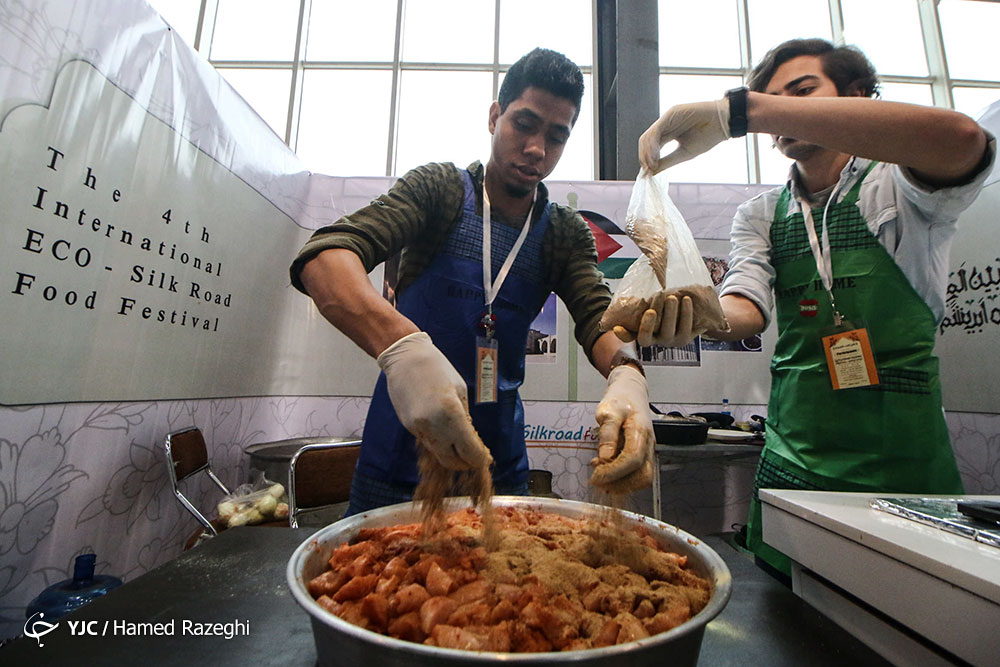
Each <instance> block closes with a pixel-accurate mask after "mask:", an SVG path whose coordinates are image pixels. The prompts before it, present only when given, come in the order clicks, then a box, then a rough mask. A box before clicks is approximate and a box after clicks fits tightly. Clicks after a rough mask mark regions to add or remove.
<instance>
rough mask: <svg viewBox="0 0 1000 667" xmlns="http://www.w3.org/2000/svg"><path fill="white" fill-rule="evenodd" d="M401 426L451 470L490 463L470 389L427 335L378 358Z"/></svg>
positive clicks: (414, 336) (406, 341) (404, 341)
mask: <svg viewBox="0 0 1000 667" xmlns="http://www.w3.org/2000/svg"><path fill="white" fill-rule="evenodd" d="M378 365H379V367H380V368H381V369H382V370H383V371H384V372H385V379H386V383H387V385H388V388H389V399H390V400H391V401H392V406H393V407H394V408H395V409H396V416H397V417H399V421H400V423H402V424H403V426H405V427H406V430H408V431H409V432H410V433H412V434H413V435H414V437H416V439H417V441H418V442H419V443H420V444H422V445H423V446H424V447H426V448H427V449H428V451H430V452H431V454H432V455H433V456H434V458H436V459H437V460H438V462H440V463H441V465H442V466H444V467H445V468H448V469H450V470H468V469H475V468H479V467H480V466H483V465H488V464H489V463H490V462H492V460H493V459H492V457H491V456H490V451H489V450H488V449H487V448H486V446H485V445H484V444H483V441H482V440H481V439H480V438H479V434H477V433H476V429H475V428H474V427H473V426H472V418H471V417H470V416H469V397H468V388H467V387H466V384H465V380H463V379H462V376H461V375H459V374H458V371H456V370H455V367H454V366H452V365H451V362H450V361H448V359H447V358H446V357H445V356H444V354H442V352H441V350H439V349H437V348H436V347H435V346H434V343H432V342H431V337H430V336H428V335H427V334H426V333H424V332H423V331H418V332H417V333H412V334H410V335H408V336H403V337H402V338H400V339H399V340H397V341H396V342H395V343H393V344H392V345H390V346H389V347H387V348H386V349H385V351H383V352H382V354H380V355H379V356H378Z"/></svg>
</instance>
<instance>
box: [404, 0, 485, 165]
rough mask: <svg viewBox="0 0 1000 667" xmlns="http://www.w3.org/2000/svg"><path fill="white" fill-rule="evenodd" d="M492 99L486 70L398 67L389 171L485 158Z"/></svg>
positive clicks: (464, 163) (460, 162)
mask: <svg viewBox="0 0 1000 667" xmlns="http://www.w3.org/2000/svg"><path fill="white" fill-rule="evenodd" d="M470 4H471V3H470ZM492 103H493V75H492V74H490V73H489V72H421V71H417V72H408V71H404V72H403V73H402V76H401V81H400V91H399V131H398V141H397V143H396V161H395V164H396V168H395V174H396V175H401V174H403V173H405V172H406V171H407V170H409V169H412V168H413V167H418V166H420V165H422V164H425V163H427V162H454V163H455V165H456V166H457V167H459V168H465V167H467V166H468V165H469V163H471V162H472V161H473V160H482V161H483V162H484V163H485V162H486V161H487V160H488V159H489V155H490V133H489V117H490V105H491V104H492Z"/></svg>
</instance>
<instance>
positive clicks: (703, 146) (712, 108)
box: [639, 98, 729, 174]
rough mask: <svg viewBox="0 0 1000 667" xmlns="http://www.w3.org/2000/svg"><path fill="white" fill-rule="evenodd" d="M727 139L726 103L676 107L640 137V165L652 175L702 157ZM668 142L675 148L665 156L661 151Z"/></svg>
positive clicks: (699, 103)
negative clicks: (696, 157) (699, 156)
mask: <svg viewBox="0 0 1000 667" xmlns="http://www.w3.org/2000/svg"><path fill="white" fill-rule="evenodd" d="M728 138H729V100H728V99H727V98H722V99H721V100H713V101H711V102H695V103H693V104H678V105H677V106H674V107H670V108H669V109H667V111H666V113H664V114H663V115H662V116H660V118H659V120H657V121H656V122H655V123H653V124H652V125H650V126H649V128H648V129H647V130H646V131H645V132H643V133H642V136H640V137H639V163H640V164H641V165H642V166H643V167H645V168H646V171H648V172H649V173H651V174H656V173H659V172H661V171H663V170H664V169H667V168H668V167H672V166H674V165H675V164H678V163H680V162H684V161H685V160H690V159H691V158H693V157H695V156H697V155H701V154H702V153H704V152H705V151H707V150H709V149H710V148H712V147H713V146H715V145H716V144H719V143H722V142H723V141H725V140H726V139H728ZM668 141H676V142H677V144H678V145H677V148H675V149H674V150H673V152H671V153H670V154H668V155H666V156H665V157H662V158H661V157H660V149H662V148H663V146H664V145H665V144H666V143H667V142H668Z"/></svg>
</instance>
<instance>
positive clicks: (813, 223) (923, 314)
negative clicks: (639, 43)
mask: <svg viewBox="0 0 1000 667" xmlns="http://www.w3.org/2000/svg"><path fill="white" fill-rule="evenodd" d="M747 84H748V88H740V89H736V90H732V91H729V92H728V93H727V94H726V97H724V98H723V99H721V100H716V101H712V102H703V103H695V104H687V105H681V106H678V107H674V108H673V109H670V110H668V111H667V112H666V113H665V114H664V115H663V116H662V117H661V118H660V119H659V120H658V121H657V122H656V123H654V124H653V125H652V126H651V127H650V128H649V129H648V130H647V131H646V132H645V133H644V134H643V136H642V137H641V138H640V141H639V154H640V161H641V162H642V163H643V165H644V166H645V167H646V168H647V169H650V170H652V171H658V170H660V169H664V168H667V167H669V166H671V165H673V164H676V163H678V162H680V161H682V160H686V159H690V158H691V157H694V156H695V155H698V154H700V153H703V152H705V151H707V150H708V149H710V148H711V147H712V146H714V145H716V144H717V143H719V142H721V141H723V140H725V139H727V138H729V137H740V136H743V135H744V134H746V133H747V132H766V133H768V134H770V135H771V136H772V138H773V141H774V145H775V147H776V148H777V149H778V150H780V151H781V152H782V154H784V155H785V156H787V157H790V158H792V159H794V160H795V164H794V165H793V166H792V168H791V172H790V175H789V179H788V183H787V184H786V185H785V186H784V187H782V188H776V189H775V190H773V191H770V192H767V193H764V194H762V195H760V196H758V197H756V198H754V199H752V200H750V201H749V202H746V203H745V204H743V205H742V206H741V207H740V208H739V209H738V211H737V213H736V217H735V219H734V222H733V229H732V232H731V238H732V244H733V251H732V255H731V258H730V259H731V261H730V271H729V273H728V274H727V275H726V278H725V280H724V282H723V285H722V289H721V295H722V296H721V301H722V305H723V309H724V311H725V313H726V317H727V319H728V320H729V323H730V326H731V327H732V331H730V332H708V333H709V335H712V336H713V337H719V338H725V339H728V340H738V339H740V338H744V337H747V336H750V335H753V334H756V333H760V332H761V331H763V330H764V329H765V328H766V327H767V326H768V324H769V321H770V317H771V308H772V306H773V307H774V309H775V312H776V315H777V329H778V339H777V343H776V345H775V352H774V357H773V359H772V362H771V396H770V400H769V402H768V414H767V436H766V439H767V442H766V445H765V447H764V450H763V452H762V455H761V460H760V464H759V466H758V469H757V478H756V481H755V489H754V496H753V498H752V500H751V508H750V517H749V521H748V535H747V544H748V547H749V548H750V549H751V550H752V551H754V553H755V554H756V556H758V557H759V559H760V560H762V561H764V563H766V564H767V565H769V566H772V567H773V568H775V569H777V570H778V571H779V572H783V573H786V574H787V573H788V572H789V570H790V564H789V562H788V560H787V558H786V557H785V556H784V555H783V554H781V553H779V552H778V551H776V550H775V549H772V548H771V547H769V546H768V545H767V544H766V543H764V542H763V540H762V537H761V530H760V528H761V527H760V503H759V497H758V494H757V490H758V489H761V488H786V489H787V488H790V489H813V490H828V491H829V490H833V491H873V492H880V493H881V492H885V493H902V492H913V493H961V492H962V482H961V480H960V478H959V475H958V470H957V467H956V465H955V458H954V454H953V452H952V449H951V444H950V442H949V438H948V430H947V427H946V424H945V420H944V413H943V410H942V405H941V387H940V381H939V378H938V359H937V357H936V356H935V355H934V353H933V348H934V340H935V335H936V332H937V325H938V324H939V323H940V322H941V320H942V318H943V317H944V313H945V305H944V297H945V287H946V285H947V277H948V273H947V272H948V251H949V247H950V244H951V239H952V237H953V234H954V232H955V223H956V220H957V218H958V216H959V214H960V213H961V212H962V211H963V210H965V208H967V207H968V206H969V205H970V204H971V203H972V201H973V200H974V199H975V197H976V196H977V194H978V193H979V190H980V189H981V188H982V184H983V182H984V180H985V178H986V175H987V174H988V173H989V171H990V167H991V165H992V164H993V160H994V158H995V152H996V141H995V139H993V138H992V137H991V136H990V135H989V134H988V133H987V132H985V131H984V130H983V129H982V128H981V127H979V126H978V125H977V124H976V123H975V122H973V121H972V120H971V119H970V118H968V117H966V116H964V115H962V114H960V113H957V112H954V111H950V110H947V109H941V108H933V107H922V106H916V105H911V104H900V103H893V102H884V101H881V100H874V99H871V98H872V97H874V96H876V95H877V90H878V79H877V76H876V74H875V71H874V69H873V68H872V66H871V63H870V62H868V59H867V58H866V57H865V56H864V55H863V54H862V53H861V52H860V51H858V50H856V49H853V48H851V47H834V46H833V45H831V44H830V43H828V42H826V41H824V40H819V39H809V40H791V41H789V42H785V43H783V44H781V45H780V46H778V47H776V48H775V49H773V50H771V51H770V52H769V53H768V54H767V55H766V56H765V57H764V59H763V60H762V61H761V63H760V64H759V65H758V66H757V67H756V68H755V69H754V70H753V72H752V73H751V75H750V77H749V79H748V81H747ZM670 140H676V141H677V142H678V144H679V146H678V148H677V149H676V150H675V151H674V152H672V153H670V154H668V155H666V156H665V157H662V158H661V157H660V151H661V148H662V146H663V145H664V144H665V143H666V142H667V141H670ZM675 310H676V307H675ZM681 310H682V311H683V309H681ZM654 315H655V316H654ZM654 315H650V318H649V322H648V325H649V326H648V328H647V331H645V332H642V331H640V332H639V339H640V343H642V342H643V338H644V337H645V338H646V339H649V338H655V337H656V336H657V332H656V330H655V328H654V325H657V324H659V321H658V320H659V319H664V320H666V321H667V325H666V327H665V328H666V329H667V330H668V331H669V335H670V336H674V337H678V338H680V339H682V340H683V339H685V338H688V337H691V336H693V335H695V334H697V333H701V332H692V331H691V330H690V323H689V321H685V320H684V319H683V317H678V316H676V315H674V314H673V313H666V312H664V314H663V316H662V318H660V316H659V315H658V314H654Z"/></svg>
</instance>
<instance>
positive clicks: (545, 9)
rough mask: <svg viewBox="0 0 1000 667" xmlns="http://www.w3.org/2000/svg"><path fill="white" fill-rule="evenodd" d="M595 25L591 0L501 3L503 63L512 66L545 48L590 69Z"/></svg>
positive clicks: (520, 0)
mask: <svg viewBox="0 0 1000 667" xmlns="http://www.w3.org/2000/svg"><path fill="white" fill-rule="evenodd" d="M483 4H489V5H490V6H491V7H492V4H493V3H483ZM529 17H530V20H529ZM555 26H558V29H553V28H554V27H555ZM592 26H593V21H592V12H591V11H590V0H558V2H556V1H555V0H548V2H545V1H542V2H539V0H500V62H501V63H504V64H506V65H509V64H512V63H514V62H517V59H518V58H520V57H521V56H523V55H524V54H525V53H527V52H528V51H531V50H532V49H533V48H535V47H536V46H543V47H545V48H547V49H553V50H554V51H559V52H560V53H562V54H564V55H565V56H566V57H567V58H569V59H570V60H572V61H573V62H575V63H576V64H577V65H579V66H581V67H588V66H590V64H591V63H592V62H593V60H594V55H593V45H594V31H593V27H592ZM491 46H492V42H491ZM490 60H492V58H490Z"/></svg>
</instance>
